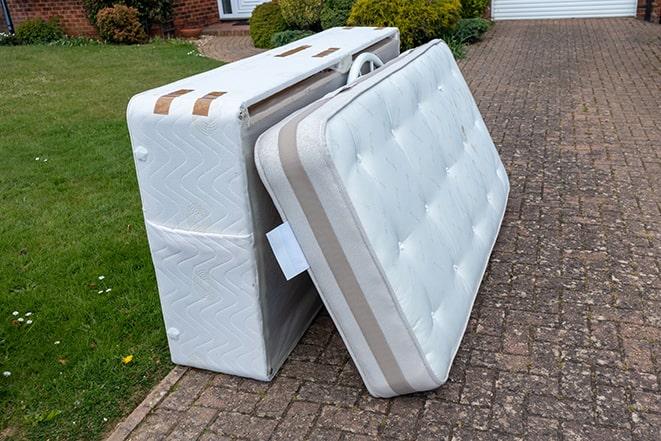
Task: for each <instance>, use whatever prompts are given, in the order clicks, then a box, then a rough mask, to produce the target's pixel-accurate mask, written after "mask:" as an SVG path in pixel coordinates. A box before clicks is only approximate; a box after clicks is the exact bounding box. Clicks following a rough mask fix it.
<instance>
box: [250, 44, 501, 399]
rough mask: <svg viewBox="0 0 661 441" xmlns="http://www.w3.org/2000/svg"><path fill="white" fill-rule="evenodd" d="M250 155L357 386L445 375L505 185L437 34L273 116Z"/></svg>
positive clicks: (391, 391) (400, 385)
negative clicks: (288, 230) (355, 375)
mask: <svg viewBox="0 0 661 441" xmlns="http://www.w3.org/2000/svg"><path fill="white" fill-rule="evenodd" d="M255 159H256V163H257V168H258V171H259V173H260V176H261V177H262V180H263V182H264V183H265V185H266V187H267V189H268V190H269V193H270V194H271V196H272V197H273V199H274V201H275V203H276V206H277V207H278V210H279V211H280V214H281V215H282V217H283V218H284V220H286V221H288V222H289V223H290V225H291V227H292V229H293V231H294V233H295V236H296V238H297V240H298V241H299V242H300V245H301V248H302V250H303V252H304V254H305V257H306V259H307V260H308V262H309V264H310V270H309V272H310V274H311V276H312V279H313V281H314V283H315V284H316V286H317V289H318V290H319V293H320V295H321V297H322V299H323V301H324V303H325V304H326V307H327V309H328V311H329V313H330V315H331V316H332V318H333V320H334V322H335V324H336V325H337V327H338V330H339V332H340V334H341V335H342V338H343V339H344V341H345V343H346V345H347V347H348V349H349V352H350V353H351V356H352V358H353V360H354V362H355V364H356V366H357V368H358V371H359V372H360V374H361V376H362V378H363V381H364V382H365V385H366V386H367V388H368V390H369V391H370V393H371V394H373V395H375V396H380V397H390V396H394V395H400V394H406V393H410V392H416V391H424V390H429V389H433V388H436V387H438V386H439V385H441V384H442V383H444V382H445V381H446V380H447V378H448V373H449V370H450V367H451V365H452V361H453V359H454V357H455V355H456V352H457V349H458V347H459V344H460V342H461V339H462V336H463V334H464V331H465V328H466V324H467V322H468V319H469V316H470V312H471V309H472V305H473V301H474V299H475V297H476V294H477V291H478V288H479V285H480V282H481V279H482V276H483V274H484V271H485V268H486V265H487V263H488V260H489V255H490V254H491V250H492V247H493V245H494V243H495V240H496V237H497V235H498V231H499V229H500V224H501V222H502V218H503V215H504V212H505V206H506V202H507V196H508V193H509V181H508V178H507V175H506V172H505V169H504V167H503V164H502V163H501V161H500V158H499V156H498V152H497V151H496V148H495V146H494V144H493V142H492V140H491V137H490V136H489V133H488V131H487V128H486V126H485V124H484V121H483V120H482V117H481V116H480V113H479V110H478V108H477V106H476V104H475V101H474V100H473V97H472V95H471V93H470V90H469V89H468V86H467V85H466V83H465V81H464V79H463V77H462V75H461V73H460V71H459V68H458V67H457V64H456V63H455V61H454V58H453V56H452V54H451V52H450V50H449V49H448V47H447V46H446V45H445V43H443V42H441V41H434V42H431V43H429V44H427V45H424V46H421V47H419V48H417V49H414V50H412V51H409V52H407V53H404V54H402V55H400V57H399V58H397V59H396V60H394V61H391V62H390V63H388V64H386V65H385V66H384V67H382V68H380V69H378V70H376V71H375V72H373V73H372V74H369V75H366V76H363V77H361V78H359V79H358V81H356V82H355V83H353V84H352V85H350V86H347V87H345V88H343V89H340V90H339V91H337V92H335V93H333V94H331V95H329V96H328V97H326V98H324V99H322V100H320V101H318V102H316V103H314V104H312V105H310V106H308V107H306V108H305V109H303V110H301V111H299V112H297V113H295V114H294V115H292V116H291V117H290V118H287V119H285V120H283V121H282V122H280V123H278V124H277V125H275V126H274V127H272V128H271V129H269V130H268V131H266V132H265V133H264V134H263V135H262V136H261V137H260V138H259V140H258V141H257V144H256V151H255Z"/></svg>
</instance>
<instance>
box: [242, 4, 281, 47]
mask: <svg viewBox="0 0 661 441" xmlns="http://www.w3.org/2000/svg"><path fill="white" fill-rule="evenodd" d="M285 30H287V22H285V19H284V18H282V11H281V10H280V5H279V4H278V3H276V2H268V3H262V4H261V5H259V6H257V7H256V8H255V9H254V10H253V11H252V16H251V17H250V37H251V38H252V42H253V43H254V44H255V47H260V48H264V49H268V48H270V47H271V37H272V36H273V35H274V34H276V33H278V32H282V31H285Z"/></svg>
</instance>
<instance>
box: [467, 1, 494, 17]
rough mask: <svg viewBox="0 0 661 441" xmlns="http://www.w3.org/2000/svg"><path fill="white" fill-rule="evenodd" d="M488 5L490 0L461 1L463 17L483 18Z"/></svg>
mask: <svg viewBox="0 0 661 441" xmlns="http://www.w3.org/2000/svg"><path fill="white" fill-rule="evenodd" d="M488 4H489V0H461V17H462V18H476V17H482V15H483V14H484V10H485V9H487V5H488Z"/></svg>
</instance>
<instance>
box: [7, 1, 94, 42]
mask: <svg viewBox="0 0 661 441" xmlns="http://www.w3.org/2000/svg"><path fill="white" fill-rule="evenodd" d="M8 4H9V12H11V18H12V20H13V21H14V27H16V26H17V25H18V24H19V23H21V22H22V21H24V20H28V19H31V18H38V17H41V18H43V19H48V18H50V17H54V16H59V17H60V18H61V23H62V26H63V27H64V31H65V32H66V33H67V34H70V35H94V33H95V30H94V26H92V25H91V24H90V22H89V20H88V19H87V15H86V14H85V9H84V8H83V2H82V0H9V1H8ZM0 20H1V21H2V27H3V29H4V28H5V19H4V17H2V9H1V8H0Z"/></svg>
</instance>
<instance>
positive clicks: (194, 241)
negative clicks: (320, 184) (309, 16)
mask: <svg viewBox="0 0 661 441" xmlns="http://www.w3.org/2000/svg"><path fill="white" fill-rule="evenodd" d="M367 50H369V51H377V52H378V53H379V54H380V56H381V57H384V58H386V59H392V58H394V57H396V56H397V55H398V54H399V34H398V32H397V30H396V29H394V28H379V29H376V28H334V29H330V30H327V31H325V32H321V33H319V34H316V35H314V36H311V37H308V38H306V39H303V40H299V41H296V42H294V43H291V44H289V45H287V46H283V47H280V48H277V49H274V50H271V51H268V52H264V53H261V54H259V55H256V56H254V57H251V58H248V59H244V60H241V61H238V62H235V63H231V64H227V65H224V66H221V67H219V68H217V69H214V70H211V71H208V72H205V73H202V74H199V75H195V76H192V77H190V78H185V79H182V80H180V81H176V82H174V83H172V84H168V85H166V86H163V87H158V88H156V89H152V90H149V91H146V92H144V93H140V94H138V95H136V96H134V97H133V98H132V99H131V101H130V103H129V105H128V111H127V119H128V126H129V132H130V136H131V143H132V146H133V153H134V159H135V166H136V170H137V175H138V183H139V187H140V195H141V198H142V204H143V209H144V218H145V225H146V229H147V236H148V239H149V245H150V248H151V254H152V259H153V263H154V267H155V270H156V278H157V283H158V289H159V295H160V300H161V306H162V311H163V317H164V321H165V327H166V331H167V337H168V342H169V346H170V352H171V355H172V360H173V361H174V362H175V363H177V364H183V365H188V366H194V367H198V368H204V369H209V370H213V371H220V372H225V373H229V374H236V375H241V376H246V377H251V378H255V379H259V380H268V379H270V378H271V377H272V376H273V375H274V374H275V373H276V372H277V370H278V369H279V367H280V365H281V364H282V362H283V361H284V359H285V357H286V356H287V355H288V354H289V352H290V351H291V349H292V348H293V346H294V345H295V344H296V342H297V341H298V339H299V338H300V336H301V335H302V333H303V332H304V331H305V329H306V328H307V326H308V325H309V323H310V321H311V320H312V319H313V318H314V315H315V314H316V312H317V311H318V309H319V307H320V305H321V304H320V302H319V300H318V295H317V294H316V292H315V291H314V289H313V287H312V284H311V282H310V280H309V278H308V277H307V276H300V277H297V278H295V279H294V280H291V281H289V282H287V281H285V278H284V276H283V275H282V272H281V271H280V269H279V268H278V266H277V263H276V262H275V259H274V257H273V255H272V253H271V251H270V248H269V246H268V244H267V243H266V240H265V233H266V232H267V231H269V230H270V229H272V228H273V227H274V226H276V225H277V224H278V223H279V222H280V218H279V216H278V213H277V211H276V209H275V208H274V206H273V203H272V202H271V199H270V198H269V196H268V194H267V192H266V191H265V190H264V188H263V186H262V184H261V182H260V180H259V177H258V176H257V171H256V170H255V166H254V159H253V152H254V143H255V140H256V139H257V137H258V136H259V135H260V134H261V133H262V132H263V131H264V130H265V129H266V128H268V127H270V126H271V125H273V124H274V123H276V122H278V121H280V120H281V119H282V118H284V117H285V116H288V115H290V114H291V113H292V112H294V111H295V110H298V109H300V108H302V107H304V106H305V105H307V104H309V103H311V102H313V101H314V100H316V99H318V98H320V97H322V96H323V95H325V94H327V93H328V92H331V91H333V90H335V89H337V88H338V87H340V86H342V85H344V84H345V83H346V78H347V70H348V68H349V67H350V65H351V61H352V59H353V58H355V57H356V56H357V55H358V54H359V53H360V52H363V51H367Z"/></svg>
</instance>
